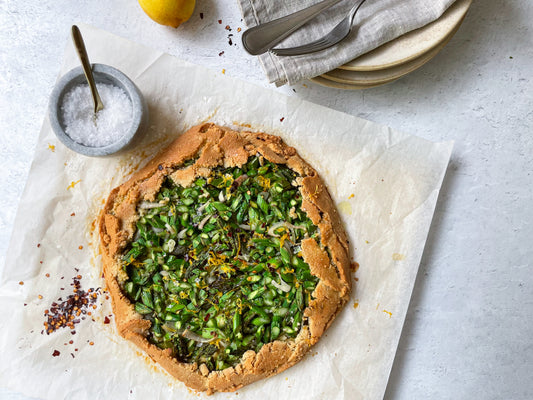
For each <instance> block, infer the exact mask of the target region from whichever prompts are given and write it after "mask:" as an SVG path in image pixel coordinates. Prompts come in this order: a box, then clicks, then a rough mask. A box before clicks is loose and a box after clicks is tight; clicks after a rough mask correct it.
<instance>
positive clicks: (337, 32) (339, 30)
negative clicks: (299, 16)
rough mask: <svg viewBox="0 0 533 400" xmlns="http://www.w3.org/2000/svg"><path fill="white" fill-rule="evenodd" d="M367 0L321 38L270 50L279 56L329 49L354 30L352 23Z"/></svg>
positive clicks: (363, 0)
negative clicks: (295, 45) (300, 44)
mask: <svg viewBox="0 0 533 400" xmlns="http://www.w3.org/2000/svg"><path fill="white" fill-rule="evenodd" d="M365 1H366V0H361V1H360V2H359V4H356V5H355V6H354V7H353V8H352V9H351V10H350V12H349V13H348V15H347V16H346V17H344V18H343V19H342V20H341V21H340V22H339V23H338V24H337V25H336V26H335V27H334V28H333V29H332V30H331V31H330V32H329V33H328V34H327V35H326V36H324V37H323V38H321V39H318V40H315V41H314V42H310V43H307V44H304V45H302V46H297V47H290V48H284V49H270V52H272V53H274V54H275V55H277V56H298V55H301V54H308V53H314V52H317V51H320V50H324V49H327V48H328V47H331V46H334V45H336V44H337V43H339V42H340V41H341V40H343V39H344V38H346V36H348V35H349V33H350V32H351V31H352V28H353V27H352V24H353V20H354V17H355V14H357V11H359V8H360V7H361V6H362V5H363V3H364V2H365Z"/></svg>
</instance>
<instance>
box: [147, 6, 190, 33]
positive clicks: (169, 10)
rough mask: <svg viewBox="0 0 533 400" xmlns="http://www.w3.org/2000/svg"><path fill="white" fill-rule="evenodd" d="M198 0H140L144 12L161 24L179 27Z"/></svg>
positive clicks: (188, 16) (187, 17)
mask: <svg viewBox="0 0 533 400" xmlns="http://www.w3.org/2000/svg"><path fill="white" fill-rule="evenodd" d="M195 3H196V0H139V4H140V5H141V8H142V9H143V10H144V12H145V13H146V14H147V15H148V16H149V17H150V18H152V19H153V20H154V21H155V22H157V23H158V24H161V25H167V26H172V27H173V28H177V27H178V26H180V24H181V23H182V22H185V21H187V20H188V19H189V18H190V17H191V15H192V12H193V11H194V6H195Z"/></svg>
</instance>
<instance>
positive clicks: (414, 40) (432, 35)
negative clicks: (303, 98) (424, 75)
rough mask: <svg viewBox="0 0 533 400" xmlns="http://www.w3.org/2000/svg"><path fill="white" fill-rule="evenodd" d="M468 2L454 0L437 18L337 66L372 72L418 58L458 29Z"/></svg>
mask: <svg viewBox="0 0 533 400" xmlns="http://www.w3.org/2000/svg"><path fill="white" fill-rule="evenodd" d="M471 4H472V0H457V1H456V2H455V3H453V4H452V5H451V6H450V7H449V8H448V9H447V10H446V11H445V12H444V14H442V16H441V17H440V18H439V19H437V20H436V21H434V22H432V23H430V24H427V25H426V26H424V27H422V28H420V29H416V30H414V31H412V32H409V33H406V34H405V35H403V36H400V37H399V38H397V39H395V40H392V41H390V42H389V43H385V44H384V45H382V46H380V47H378V48H377V49H375V50H372V51H371V52H369V53H366V54H363V55H362V56H360V57H358V58H356V59H355V60H352V61H350V62H348V63H346V64H344V65H343V66H341V67H339V68H340V69H346V70H351V71H374V70H379V69H384V68H389V67H392V66H395V65H398V64H402V63H405V62H408V61H410V60H413V59H415V58H418V57H420V56H421V55H422V54H424V53H427V52H428V51H430V50H431V49H433V48H435V47H437V46H438V45H440V44H441V43H442V42H443V40H445V38H446V37H447V36H449V34H450V33H451V32H453V31H455V30H456V29H457V27H458V26H459V25H460V24H461V22H462V21H463V19H464V17H465V15H466V13H467V11H468V9H469V8H470V5H471Z"/></svg>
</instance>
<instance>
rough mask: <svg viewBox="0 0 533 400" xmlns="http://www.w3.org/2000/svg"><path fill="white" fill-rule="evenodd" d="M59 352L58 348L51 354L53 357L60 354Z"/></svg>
mask: <svg viewBox="0 0 533 400" xmlns="http://www.w3.org/2000/svg"><path fill="white" fill-rule="evenodd" d="M60 354H61V353H60V352H59V350H54V352H53V353H52V356H53V357H57V356H58V355H60Z"/></svg>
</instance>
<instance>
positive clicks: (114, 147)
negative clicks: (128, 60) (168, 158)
mask: <svg viewBox="0 0 533 400" xmlns="http://www.w3.org/2000/svg"><path fill="white" fill-rule="evenodd" d="M92 71H93V75H94V80H95V82H96V87H97V89H98V92H99V94H100V97H101V99H102V102H103V103H104V109H103V110H100V111H99V112H98V113H97V114H96V115H95V114H94V104H93V100H92V96H91V93H90V89H89V86H88V84H87V80H86V78H85V75H84V73H83V70H82V68H81V67H78V68H74V69H73V70H71V71H69V72H68V73H66V74H65V75H64V76H63V77H61V79H60V80H59V82H58V83H57V85H56V86H55V87H54V90H53V91H52V95H51V97H50V108H49V116H50V122H51V125H52V128H53V130H54V132H55V134H56V136H57V137H58V139H59V140H60V141H61V142H62V143H63V144H64V145H65V146H67V147H68V148H70V149H71V150H74V151H76V152H78V153H80V154H83V155H86V156H106V155H110V154H113V153H116V152H118V151H120V150H122V149H124V148H126V147H128V146H129V145H130V144H131V142H132V140H133V138H134V137H135V135H136V134H137V133H138V132H140V131H142V130H144V128H145V127H146V125H147V123H148V107H147V105H146V101H145V100H144V97H143V95H142V93H141V91H140V90H139V88H137V86H136V85H135V84H134V83H133V82H132V81H131V80H130V79H129V78H128V77H127V76H126V75H124V74H123V73H122V72H120V71H119V70H117V69H116V68H113V67H110V66H108V65H103V64H93V68H92Z"/></svg>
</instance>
